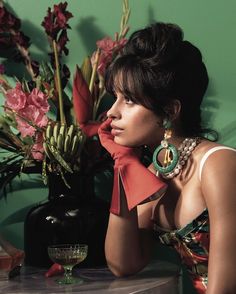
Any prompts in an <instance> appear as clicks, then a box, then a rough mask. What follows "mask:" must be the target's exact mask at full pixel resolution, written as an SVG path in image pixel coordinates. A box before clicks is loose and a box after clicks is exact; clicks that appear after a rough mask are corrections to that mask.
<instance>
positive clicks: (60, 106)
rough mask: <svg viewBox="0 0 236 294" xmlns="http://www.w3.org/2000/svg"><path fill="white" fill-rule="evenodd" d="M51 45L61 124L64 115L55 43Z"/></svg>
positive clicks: (63, 121) (63, 120)
mask: <svg viewBox="0 0 236 294" xmlns="http://www.w3.org/2000/svg"><path fill="white" fill-rule="evenodd" d="M52 44H53V52H54V57H55V66H56V81H57V85H56V86H57V92H58V98H59V111H60V121H61V123H62V124H64V123H65V115H64V107H63V99H62V90H61V77H60V66H59V60H58V53H57V43H56V41H55V40H53V41H52Z"/></svg>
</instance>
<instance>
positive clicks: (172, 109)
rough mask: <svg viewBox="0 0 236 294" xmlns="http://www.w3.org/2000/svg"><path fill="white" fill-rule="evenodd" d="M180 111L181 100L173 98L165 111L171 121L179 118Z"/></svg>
mask: <svg viewBox="0 0 236 294" xmlns="http://www.w3.org/2000/svg"><path fill="white" fill-rule="evenodd" d="M180 112H181V102H180V101H179V100H178V99H174V100H171V102H170V103H169V104H168V105H167V106H166V107H165V113H166V115H167V116H168V118H169V120H171V121H173V120H175V119H177V118H178V117H179V115H180Z"/></svg>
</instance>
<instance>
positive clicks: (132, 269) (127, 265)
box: [107, 258, 146, 278]
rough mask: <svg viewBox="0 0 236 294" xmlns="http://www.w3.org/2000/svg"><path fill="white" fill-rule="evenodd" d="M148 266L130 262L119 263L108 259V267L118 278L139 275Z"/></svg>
mask: <svg viewBox="0 0 236 294" xmlns="http://www.w3.org/2000/svg"><path fill="white" fill-rule="evenodd" d="M145 265H146V264H143V263H142V264H137V262H136V263H131V262H130V261H129V260H126V261H123V262H117V261H114V260H112V259H109V258H107V266H108V268H109V269H110V271H111V272H112V273H113V274H114V275H115V276H116V277H118V278H124V277H128V276H131V275H134V274H136V273H138V272H139V271H140V270H142V269H143V267H144V266H145Z"/></svg>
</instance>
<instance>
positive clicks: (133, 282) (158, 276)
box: [0, 260, 181, 294]
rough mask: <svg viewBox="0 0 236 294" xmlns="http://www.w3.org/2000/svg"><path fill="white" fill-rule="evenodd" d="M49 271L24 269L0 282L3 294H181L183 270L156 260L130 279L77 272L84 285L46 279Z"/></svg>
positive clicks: (106, 273) (102, 271) (84, 270)
mask: <svg viewBox="0 0 236 294" xmlns="http://www.w3.org/2000/svg"><path fill="white" fill-rule="evenodd" d="M45 272H46V269H42V268H34V267H27V266H23V267H22V268H21V273H20V275H18V276H16V277H14V278H12V279H10V280H7V279H3V278H1V279H0V293H4V294H5V293H11V294H13V293H16V294H28V293H29V294H36V293H44V294H47V293H87V294H88V293H91V294H105V293H114V294H123V293H125V294H126V293H145V294H148V293H149V294H155V293H157V294H180V293H181V290H180V288H181V285H180V284H181V277H180V268H179V267H178V266H177V265H175V264H171V263H169V262H164V261H158V260H155V261H153V262H152V263H150V264H149V265H148V266H147V267H145V268H144V269H143V270H142V271H141V272H139V273H138V274H136V275H133V276H130V277H127V278H116V277H115V276H114V275H113V274H112V273H111V272H110V271H109V269H108V268H105V267H103V268H81V269H79V268H76V269H75V270H74V275H75V276H79V277H81V278H82V279H83V280H84V282H83V283H82V284H81V285H76V284H73V285H59V284H57V283H56V281H55V280H56V278H58V277H50V278H45V277H44V274H45Z"/></svg>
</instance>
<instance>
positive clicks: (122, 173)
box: [98, 119, 167, 215]
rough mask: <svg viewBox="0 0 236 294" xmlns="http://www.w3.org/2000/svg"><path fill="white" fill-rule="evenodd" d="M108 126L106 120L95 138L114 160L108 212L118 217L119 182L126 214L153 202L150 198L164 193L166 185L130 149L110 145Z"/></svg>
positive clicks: (112, 140)
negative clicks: (142, 204)
mask: <svg viewBox="0 0 236 294" xmlns="http://www.w3.org/2000/svg"><path fill="white" fill-rule="evenodd" d="M110 124H111V119H108V120H106V121H105V122H104V123H103V124H102V125H101V127H100V128H99V130H98V135H99V138H100V141H101V144H102V145H103V147H105V148H106V149H107V151H108V152H109V153H110V154H111V156H112V158H113V159H114V160H115V164H114V183H113V192H112V201H111V207H110V212H111V213H114V214H117V215H119V214H120V183H119V179H121V181H122V185H123V188H124V191H125V195H126V200H127V205H128V209H129V210H131V209H133V208H134V207H135V206H137V205H138V204H141V203H142V202H144V201H145V200H154V198H152V197H151V196H153V194H155V196H157V197H158V196H161V195H162V194H163V192H164V191H165V190H166V188H167V185H166V184H165V183H163V182H162V181H161V180H160V179H159V178H157V177H156V176H155V175H154V174H153V173H152V172H151V171H149V170H148V169H147V168H146V167H145V166H144V165H143V164H142V163H141V162H140V161H139V158H138V155H137V154H136V152H135V149H134V148H130V147H125V146H122V145H119V144H116V143H115V142H114V137H113V136H112V134H111V132H110V129H111V127H110ZM150 197H151V198H150ZM157 197H155V199H156V198H157Z"/></svg>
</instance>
